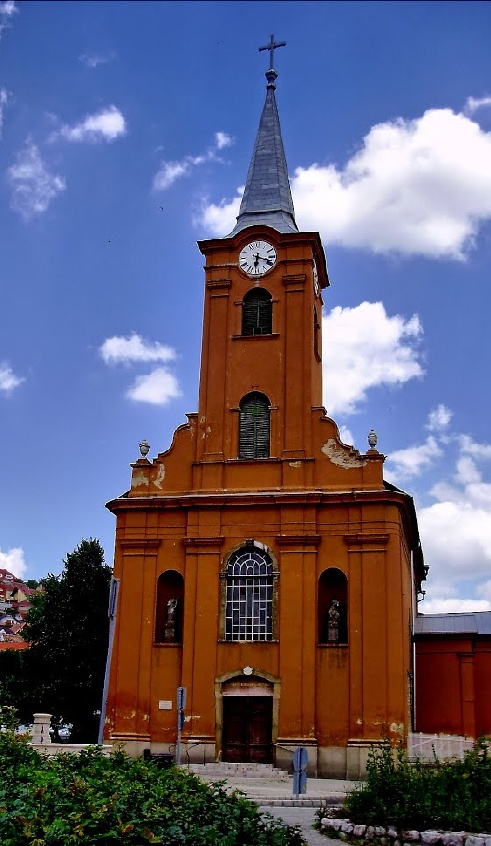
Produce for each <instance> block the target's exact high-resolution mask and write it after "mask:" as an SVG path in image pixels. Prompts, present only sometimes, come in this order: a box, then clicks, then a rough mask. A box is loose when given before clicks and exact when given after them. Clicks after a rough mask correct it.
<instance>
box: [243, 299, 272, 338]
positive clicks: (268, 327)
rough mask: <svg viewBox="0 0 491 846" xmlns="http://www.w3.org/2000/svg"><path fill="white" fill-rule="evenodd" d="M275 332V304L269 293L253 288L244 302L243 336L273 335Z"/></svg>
mask: <svg viewBox="0 0 491 846" xmlns="http://www.w3.org/2000/svg"><path fill="white" fill-rule="evenodd" d="M272 331H273V303H272V299H271V294H270V293H269V291H265V290H264V288H252V290H251V291H248V292H247V294H246V295H245V297H244V299H243V302H242V334H243V335H271V333H272Z"/></svg>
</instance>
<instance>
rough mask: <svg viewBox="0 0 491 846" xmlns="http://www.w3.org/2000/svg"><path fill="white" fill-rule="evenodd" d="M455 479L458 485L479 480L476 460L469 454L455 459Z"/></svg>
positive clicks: (470, 483)
mask: <svg viewBox="0 0 491 846" xmlns="http://www.w3.org/2000/svg"><path fill="white" fill-rule="evenodd" d="M455 479H456V481H457V483H458V484H460V485H472V484H476V483H479V482H480V481H481V474H480V472H479V470H478V469H477V467H476V462H475V461H474V459H473V458H471V457H470V456H469V455H461V456H460V458H459V459H458V460H457V468H456V473H455Z"/></svg>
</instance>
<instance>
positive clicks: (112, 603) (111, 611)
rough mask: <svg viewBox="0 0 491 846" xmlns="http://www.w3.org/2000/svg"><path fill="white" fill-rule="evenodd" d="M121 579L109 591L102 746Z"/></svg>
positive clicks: (100, 729) (101, 728)
mask: <svg viewBox="0 0 491 846" xmlns="http://www.w3.org/2000/svg"><path fill="white" fill-rule="evenodd" d="M118 591H119V579H115V578H112V579H111V589H110V591H109V606H108V609H107V616H108V617H109V643H108V645H107V658H106V671H105V673H104V689H103V692H102V705H101V717H100V720H99V735H98V737H97V743H98V745H99V746H102V744H103V742H104V723H105V721H106V705H107V692H108V689H109V673H110V671H111V657H112V653H113V643H114V629H115V628H116V610H117V604H118Z"/></svg>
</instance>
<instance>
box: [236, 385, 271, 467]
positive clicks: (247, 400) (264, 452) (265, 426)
mask: <svg viewBox="0 0 491 846" xmlns="http://www.w3.org/2000/svg"><path fill="white" fill-rule="evenodd" d="M269 430H270V402H269V399H268V398H267V397H266V396H264V394H260V393H258V392H257V391H254V392H253V393H252V394H247V396H245V397H244V398H243V399H242V401H241V403H240V408H239V458H269Z"/></svg>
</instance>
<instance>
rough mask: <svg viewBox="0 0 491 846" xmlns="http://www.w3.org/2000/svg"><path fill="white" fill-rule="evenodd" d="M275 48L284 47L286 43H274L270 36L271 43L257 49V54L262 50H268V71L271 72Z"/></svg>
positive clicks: (272, 37)
mask: <svg viewBox="0 0 491 846" xmlns="http://www.w3.org/2000/svg"><path fill="white" fill-rule="evenodd" d="M277 47H286V41H275V40H274V35H272V36H271V41H270V42H269V44H266V45H265V47H259V52H260V53H261V52H262V50H269V70H273V59H274V51H275V50H276V49H277Z"/></svg>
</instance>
